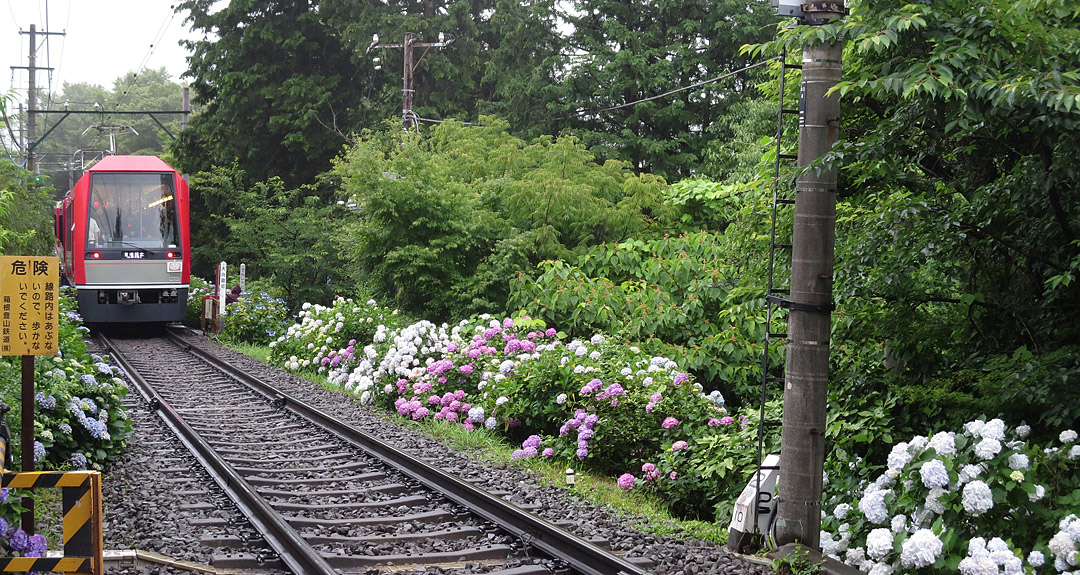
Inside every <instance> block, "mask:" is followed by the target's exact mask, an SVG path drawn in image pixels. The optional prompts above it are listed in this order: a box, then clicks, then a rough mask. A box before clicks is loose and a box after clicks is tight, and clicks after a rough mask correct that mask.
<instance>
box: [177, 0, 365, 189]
mask: <svg viewBox="0 0 1080 575" xmlns="http://www.w3.org/2000/svg"><path fill="white" fill-rule="evenodd" d="M217 4H218V3H217V2H214V1H212V0H187V1H185V2H181V3H180V4H179V5H178V8H177V9H178V10H186V11H187V12H188V21H189V22H190V24H191V26H192V28H193V29H194V30H195V31H198V32H202V33H203V34H204V37H203V39H202V40H199V41H196V42H189V44H188V47H189V48H190V49H191V50H192V55H191V57H190V58H189V60H188V62H189V67H190V69H189V71H188V75H189V76H190V77H191V79H192V83H191V88H192V90H193V92H194V98H195V100H196V102H198V103H200V104H201V106H202V111H201V113H200V114H198V115H196V116H194V117H193V118H192V120H191V123H190V124H189V126H188V129H187V130H185V131H184V133H183V134H182V135H181V137H180V140H179V143H178V145H177V146H176V148H175V152H176V155H177V158H178V164H179V165H178V166H177V167H178V169H182V170H183V171H186V172H189V173H195V172H206V171H210V170H211V167H212V166H213V165H216V164H226V165H227V164H229V163H231V162H232V161H234V160H235V161H238V162H240V166H241V167H242V168H243V169H244V170H245V171H247V172H248V173H250V174H251V175H252V177H253V178H256V179H259V180H264V179H267V178H270V177H278V178H281V179H282V180H284V181H285V182H286V183H287V185H289V186H299V185H301V184H304V183H308V182H311V181H313V180H314V178H315V175H316V174H318V173H320V172H322V171H325V170H326V169H327V167H328V162H329V159H330V158H331V157H333V156H334V155H335V154H336V153H337V152H338V150H340V149H341V146H342V145H343V144H344V143H345V134H347V133H349V132H351V131H354V130H355V129H356V126H355V125H354V124H353V123H352V122H351V121H350V120H349V116H350V112H349V109H350V107H349V106H348V104H347V102H348V101H349V99H350V98H351V97H352V95H353V94H355V90H353V89H352V88H351V87H350V86H351V82H352V78H353V77H354V74H353V70H352V69H351V67H350V65H349V62H348V57H347V55H346V53H345V52H344V51H343V50H342V47H341V43H340V41H339V40H338V37H337V36H336V35H335V34H333V33H332V31H331V30H330V29H329V28H328V26H327V25H326V23H325V22H324V21H323V19H322V18H321V17H320V15H319V14H318V13H317V11H316V10H315V8H314V6H313V5H312V3H310V2H306V1H295V0H279V1H273V2H254V1H250V0H245V1H238V2H229V3H228V4H227V5H225V6H218V5H217ZM339 116H340V117H339Z"/></svg>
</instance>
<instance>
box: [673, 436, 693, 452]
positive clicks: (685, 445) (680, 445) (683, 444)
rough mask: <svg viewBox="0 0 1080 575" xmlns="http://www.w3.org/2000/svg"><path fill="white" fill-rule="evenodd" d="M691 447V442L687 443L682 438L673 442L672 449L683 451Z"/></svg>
mask: <svg viewBox="0 0 1080 575" xmlns="http://www.w3.org/2000/svg"><path fill="white" fill-rule="evenodd" d="M689 448H690V444H688V443H686V442H685V441H683V440H681V439H680V440H678V441H676V442H675V443H672V444H671V450H672V451H682V450H684V449H689Z"/></svg>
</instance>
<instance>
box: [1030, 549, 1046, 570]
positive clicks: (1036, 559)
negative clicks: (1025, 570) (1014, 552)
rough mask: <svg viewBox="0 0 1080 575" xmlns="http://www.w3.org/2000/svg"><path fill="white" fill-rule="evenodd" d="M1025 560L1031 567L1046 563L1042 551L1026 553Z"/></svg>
mask: <svg viewBox="0 0 1080 575" xmlns="http://www.w3.org/2000/svg"><path fill="white" fill-rule="evenodd" d="M1027 562H1028V565H1031V566H1032V567H1042V566H1043V565H1044V564H1045V563H1046V556H1045V555H1043V553H1042V551H1032V552H1031V553H1028V556H1027Z"/></svg>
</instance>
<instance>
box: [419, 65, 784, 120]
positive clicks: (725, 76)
mask: <svg viewBox="0 0 1080 575" xmlns="http://www.w3.org/2000/svg"><path fill="white" fill-rule="evenodd" d="M779 59H780V56H773V57H771V58H766V59H765V60H761V61H759V62H755V63H753V64H750V65H747V66H743V67H742V68H739V69H738V70H732V71H730V72H727V73H725V74H721V75H719V76H717V77H715V78H710V79H708V80H701V81H700V82H694V83H693V84H688V85H686V86H682V87H679V88H675V89H673V90H668V91H667V92H664V93H663V94H657V95H655V96H649V97H648V98H641V99H640V100H634V101H633V102H626V103H625V104H619V105H617V106H610V107H608V108H602V109H599V110H585V111H582V112H578V113H577V114H571V115H569V116H563V117H560V118H549V120H554V121H559V120H572V119H574V118H580V117H582V116H586V115H591V114H602V113H604V112H610V111H612V110H618V109H621V108H628V107H630V106H636V105H638V104H641V103H644V102H650V101H652V100H658V99H660V98H664V97H666V96H670V95H672V94H678V93H679V92H685V91H687V90H693V89H694V88H700V87H701V86H706V85H708V84H715V83H716V82H719V81H721V80H726V79H728V78H730V77H732V76H734V75H736V74H740V73H742V72H746V71H748V70H753V69H754V68H758V67H760V66H764V65H766V64H768V63H769V62H772V61H776V60H779ZM414 119H415V120H418V121H420V122H427V123H431V124H441V123H442V122H444V121H445V120H435V119H432V118H423V117H420V116H416V117H415V118H414ZM463 124H465V125H466V126H471V125H474V124H472V123H470V122H463ZM476 125H479V124H476Z"/></svg>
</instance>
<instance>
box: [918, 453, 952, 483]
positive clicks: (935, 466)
mask: <svg viewBox="0 0 1080 575" xmlns="http://www.w3.org/2000/svg"><path fill="white" fill-rule="evenodd" d="M919 476H920V477H921V478H922V483H923V485H925V486H926V487H927V488H929V489H934V488H937V487H946V486H948V485H949V472H948V470H946V469H945V462H943V461H941V460H940V459H931V460H930V461H927V462H926V463H924V464H923V466H922V467H920V468H919Z"/></svg>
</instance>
